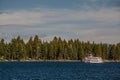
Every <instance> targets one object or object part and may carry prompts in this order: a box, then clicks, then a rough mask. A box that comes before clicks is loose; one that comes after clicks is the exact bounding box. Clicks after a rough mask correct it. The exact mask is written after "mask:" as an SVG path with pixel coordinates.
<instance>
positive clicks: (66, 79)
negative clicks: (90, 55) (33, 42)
mask: <svg viewBox="0 0 120 80" xmlns="http://www.w3.org/2000/svg"><path fill="white" fill-rule="evenodd" d="M0 80H120V63H116V62H109V63H102V64H86V63H81V62H0Z"/></svg>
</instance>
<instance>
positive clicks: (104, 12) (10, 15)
mask: <svg viewBox="0 0 120 80" xmlns="http://www.w3.org/2000/svg"><path fill="white" fill-rule="evenodd" d="M7 34H11V35H14V34H21V35H24V36H25V35H34V34H39V35H41V36H40V37H41V38H42V39H43V40H50V39H52V38H53V37H54V36H60V37H62V38H65V39H71V38H72V39H77V38H78V39H80V40H81V41H91V42H92V41H95V42H103V43H118V42H120V0H0V36H3V35H4V36H5V35H7ZM1 38H2V37H1Z"/></svg>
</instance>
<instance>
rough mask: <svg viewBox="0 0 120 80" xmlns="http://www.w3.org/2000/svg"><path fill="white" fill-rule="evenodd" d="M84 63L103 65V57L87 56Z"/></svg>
mask: <svg viewBox="0 0 120 80" xmlns="http://www.w3.org/2000/svg"><path fill="white" fill-rule="evenodd" d="M83 61H84V62H85V63H103V60H102V58H101V57H94V56H92V55H91V54H90V55H89V56H86V57H85V58H84V60H83Z"/></svg>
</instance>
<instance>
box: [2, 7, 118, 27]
mask: <svg viewBox="0 0 120 80" xmlns="http://www.w3.org/2000/svg"><path fill="white" fill-rule="evenodd" d="M82 20H93V21H98V22H104V23H105V22H120V12H119V11H118V10H116V9H115V8H113V9H101V10H98V11H83V10H82V11H75V10H67V9H66V10H60V9H58V10H56V9H45V10H44V9H42V10H39V9H36V10H33V11H17V12H15V11H13V12H11V13H9V12H8V13H7V14H6V13H3V14H0V25H8V24H17V25H31V24H41V23H54V22H60V21H82Z"/></svg>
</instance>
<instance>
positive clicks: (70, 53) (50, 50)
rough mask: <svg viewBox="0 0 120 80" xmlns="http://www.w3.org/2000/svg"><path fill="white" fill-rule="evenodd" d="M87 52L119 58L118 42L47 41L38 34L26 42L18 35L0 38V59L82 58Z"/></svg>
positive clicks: (110, 58)
mask: <svg viewBox="0 0 120 80" xmlns="http://www.w3.org/2000/svg"><path fill="white" fill-rule="evenodd" d="M88 54H92V55H94V56H99V57H102V58H103V59H104V60H120V43H117V44H107V43H94V42H92V43H90V42H89V41H88V42H84V41H80V40H79V39H76V40H72V39H71V40H65V39H64V40H63V39H61V37H54V38H53V40H51V41H49V42H48V41H42V40H41V39H40V38H39V37H38V35H35V36H34V37H30V38H29V40H28V41H27V42H24V40H23V39H22V38H21V37H20V36H18V37H17V38H13V39H11V41H10V42H9V43H7V42H5V40H4V39H1V40H0V60H9V61H10V60H18V61H20V60H32V59H33V60H82V59H83V58H84V57H85V56H86V55H88Z"/></svg>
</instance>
